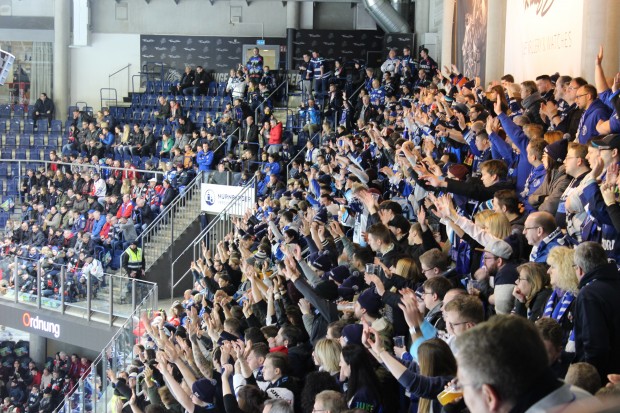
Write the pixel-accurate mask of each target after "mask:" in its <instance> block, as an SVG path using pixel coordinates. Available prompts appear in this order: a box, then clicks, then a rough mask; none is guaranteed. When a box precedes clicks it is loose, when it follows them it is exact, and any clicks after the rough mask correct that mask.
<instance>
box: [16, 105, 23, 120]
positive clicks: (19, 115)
mask: <svg viewBox="0 0 620 413" xmlns="http://www.w3.org/2000/svg"><path fill="white" fill-rule="evenodd" d="M24 113H25V112H24V107H23V106H22V105H15V106H13V117H14V118H23V117H24Z"/></svg>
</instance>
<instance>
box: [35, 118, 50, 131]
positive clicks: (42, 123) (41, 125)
mask: <svg viewBox="0 0 620 413" xmlns="http://www.w3.org/2000/svg"><path fill="white" fill-rule="evenodd" d="M48 126H49V123H48V122H47V119H39V120H38V121H37V131H39V132H43V133H47V127H48Z"/></svg>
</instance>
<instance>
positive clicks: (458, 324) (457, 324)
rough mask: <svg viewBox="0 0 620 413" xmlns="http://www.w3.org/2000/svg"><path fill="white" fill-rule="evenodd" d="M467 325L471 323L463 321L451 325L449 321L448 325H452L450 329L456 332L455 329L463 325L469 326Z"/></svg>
mask: <svg viewBox="0 0 620 413" xmlns="http://www.w3.org/2000/svg"><path fill="white" fill-rule="evenodd" d="M467 323H469V321H462V322H460V323H451V322H449V321H448V324H449V325H450V328H452V329H453V330H454V327H456V326H460V325H463V324H467Z"/></svg>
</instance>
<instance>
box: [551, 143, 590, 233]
mask: <svg viewBox="0 0 620 413" xmlns="http://www.w3.org/2000/svg"><path fill="white" fill-rule="evenodd" d="M587 155H588V147H587V146H586V145H582V144H580V143H577V142H571V143H569V144H568V152H567V154H566V158H564V167H565V168H566V175H568V176H570V177H571V178H572V180H571V181H570V183H569V184H568V187H567V188H566V189H565V190H564V193H563V194H562V196H561V197H560V203H559V205H558V210H557V211H556V213H555V221H556V223H557V224H558V226H559V227H560V228H562V229H566V230H567V233H568V235H569V236H571V237H572V238H573V239H575V240H576V241H578V242H581V230H580V228H581V223H582V222H583V220H584V219H585V215H586V212H585V210H584V209H583V207H581V202H580V201H579V194H580V193H581V189H580V188H579V187H580V184H581V182H582V181H583V178H584V177H585V176H586V175H587V174H588V172H590V167H589V166H588V161H587V159H586V156H587ZM577 207H579V208H577ZM577 209H579V210H577Z"/></svg>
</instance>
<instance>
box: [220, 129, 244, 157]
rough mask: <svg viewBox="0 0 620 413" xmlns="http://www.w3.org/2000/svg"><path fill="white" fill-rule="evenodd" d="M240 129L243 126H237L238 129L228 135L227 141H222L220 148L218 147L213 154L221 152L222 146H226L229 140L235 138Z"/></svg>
mask: <svg viewBox="0 0 620 413" xmlns="http://www.w3.org/2000/svg"><path fill="white" fill-rule="evenodd" d="M239 128H241V126H237V129H235V130H234V131H233V132H232V133H231V134H230V135H228V136H227V137H226V139H224V140H223V141H222V143H220V146H218V147H217V148H216V149H215V150H214V151H213V153H217V151H219V150H220V148H221V147H222V146H224V144H225V143H226V142H228V140H229V139H230V138H232V137H233V136H235V133H237V132H238V131H239Z"/></svg>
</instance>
